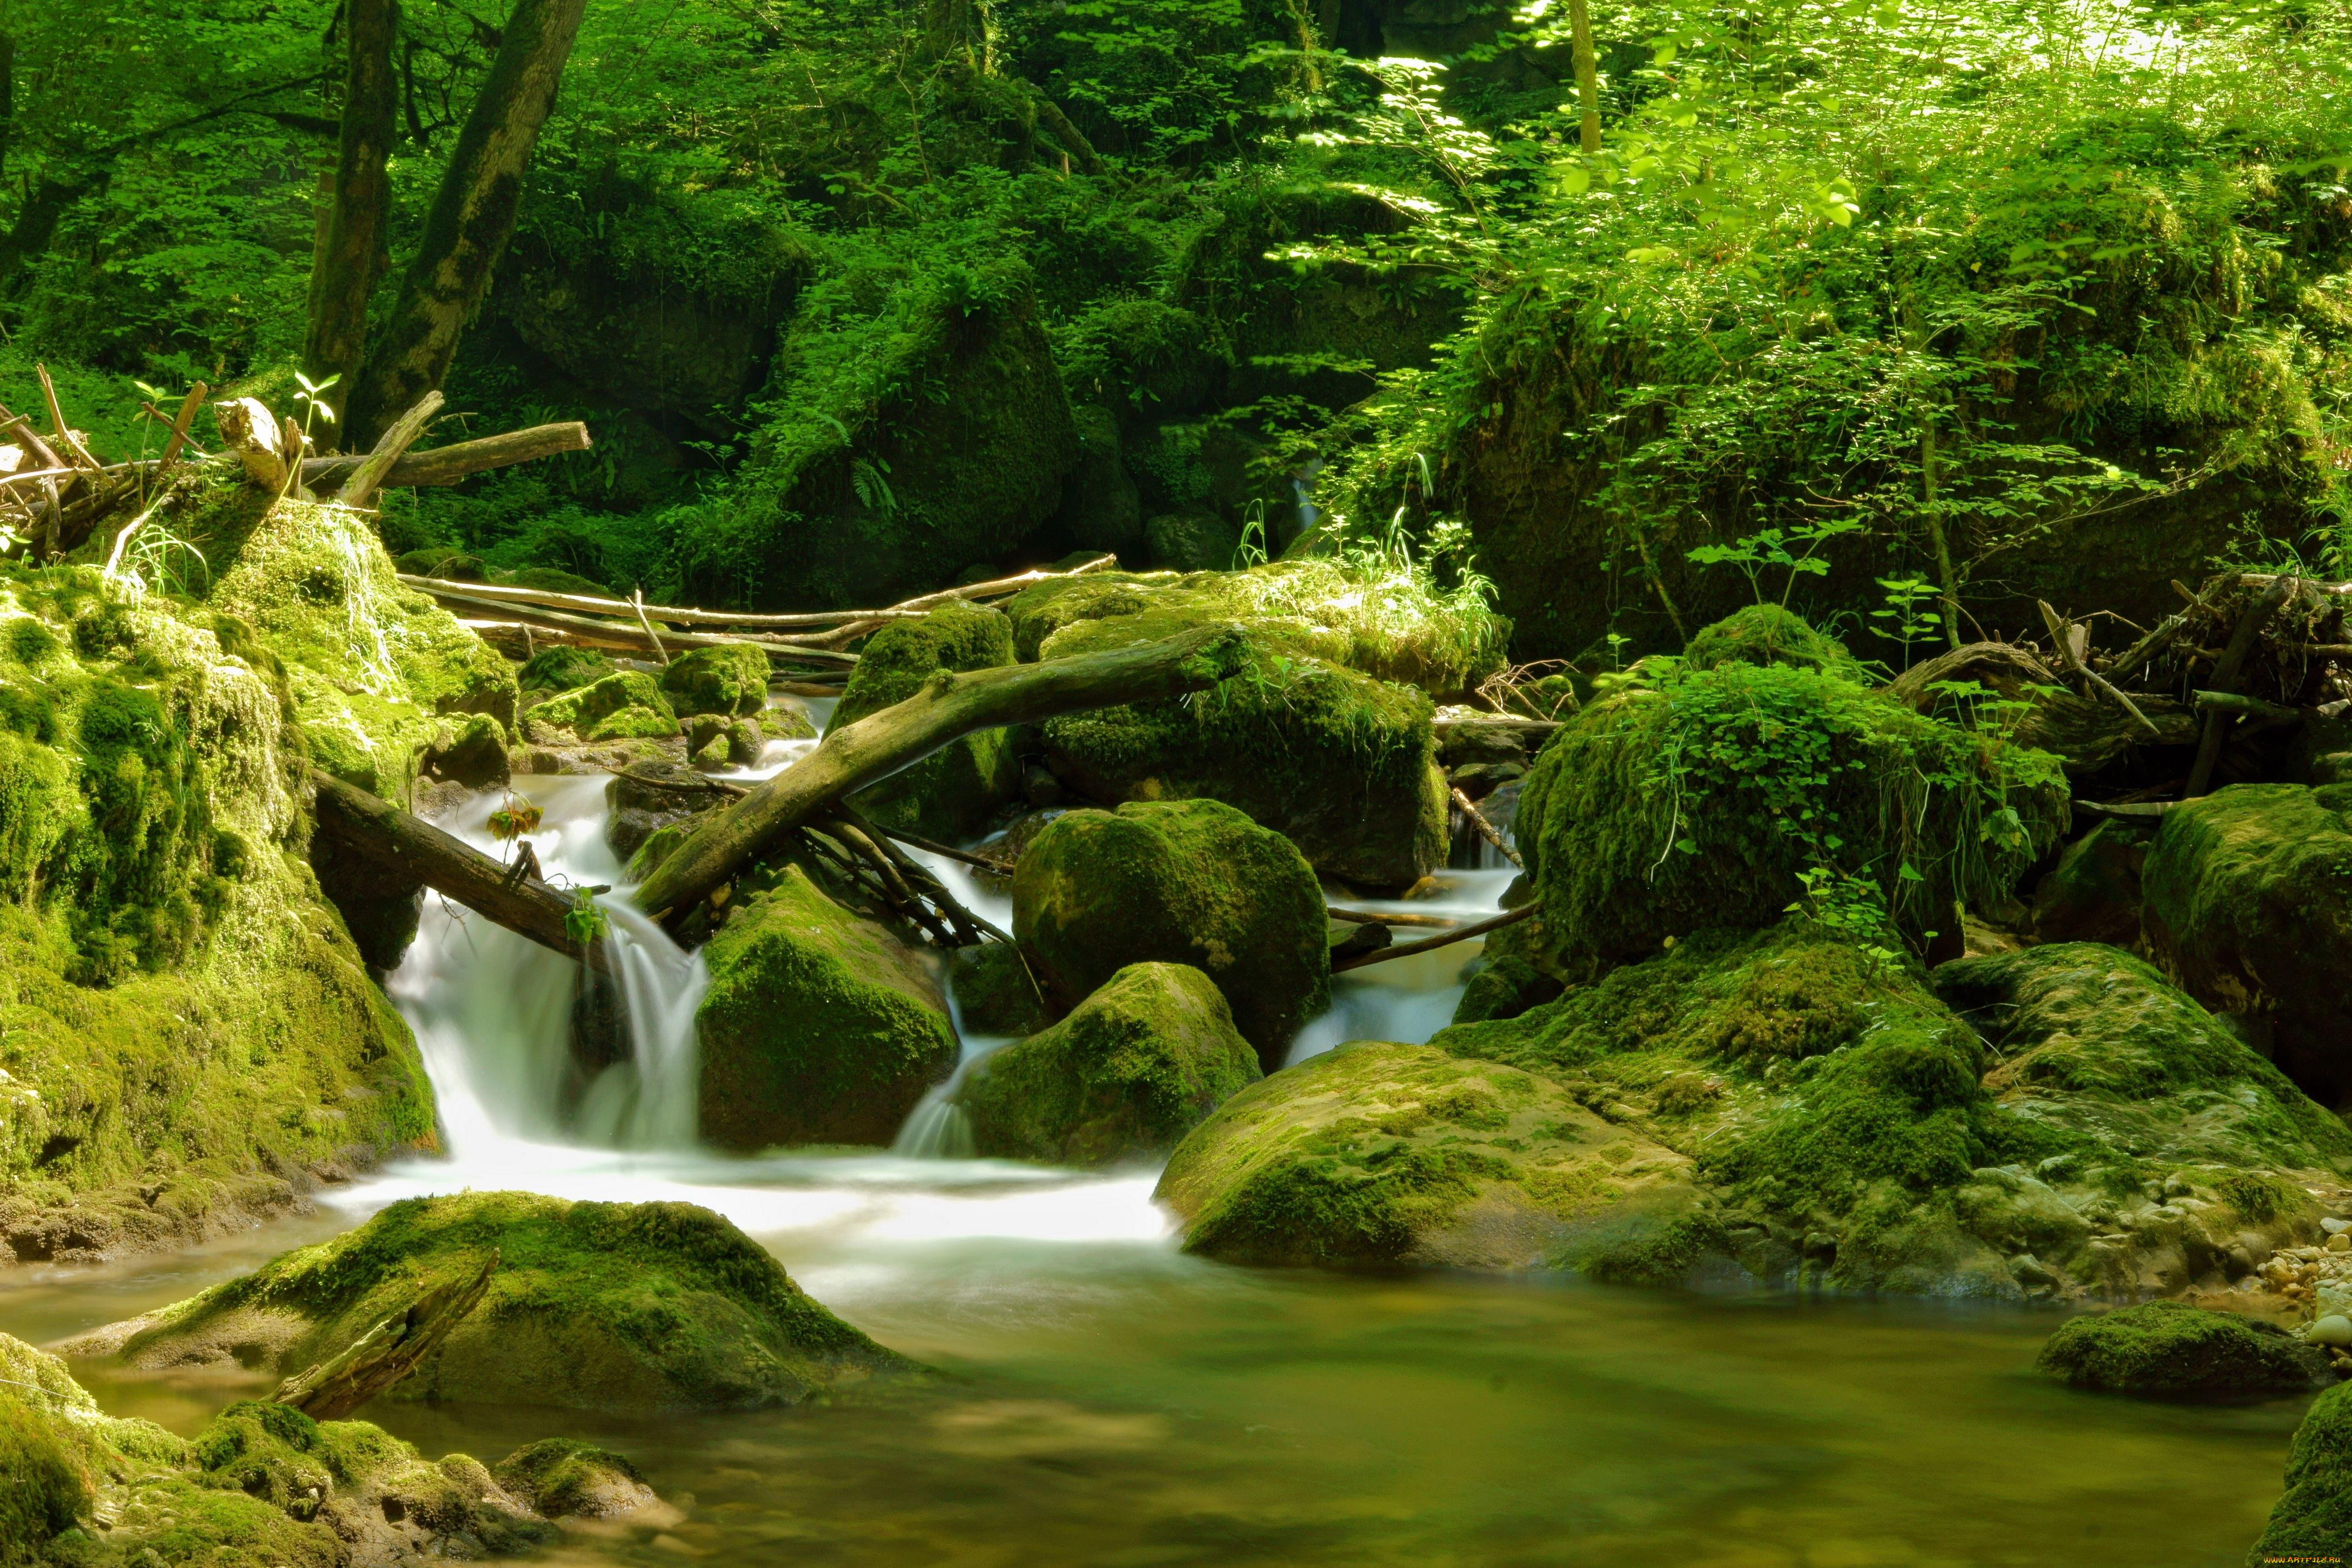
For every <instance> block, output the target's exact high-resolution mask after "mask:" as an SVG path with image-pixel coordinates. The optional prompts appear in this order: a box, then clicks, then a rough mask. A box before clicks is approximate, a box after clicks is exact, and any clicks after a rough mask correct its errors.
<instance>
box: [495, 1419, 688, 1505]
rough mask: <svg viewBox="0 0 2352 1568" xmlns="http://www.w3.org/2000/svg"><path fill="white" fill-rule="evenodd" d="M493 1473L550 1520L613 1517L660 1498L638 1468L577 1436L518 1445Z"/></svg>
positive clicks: (497, 1465)
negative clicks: (524, 1445) (526, 1445)
mask: <svg viewBox="0 0 2352 1568" xmlns="http://www.w3.org/2000/svg"><path fill="white" fill-rule="evenodd" d="M490 1474H491V1475H492V1476H494V1477H496V1478H497V1479H498V1483H499V1485H500V1486H502V1487H504V1488H506V1490H509V1492H512V1493H513V1494H514V1495H515V1496H517V1497H519V1498H520V1499H522V1500H524V1501H525V1502H528V1503H529V1504H530V1506H531V1507H532V1508H534V1509H536V1510H538V1511H539V1512H540V1513H541V1514H543V1515H544V1516H546V1517H547V1518H549V1519H611V1518H613V1517H614V1516H615V1515H619V1514H625V1513H635V1512H636V1511H638V1510H640V1509H644V1508H648V1507H651V1506H652V1505H653V1504H654V1503H655V1502H656V1497H655V1496H654V1489H653V1488H652V1487H650V1486H648V1485H646V1478H645V1477H644V1476H642V1475H640V1474H639V1473H638V1471H637V1467H636V1466H635V1465H633V1464H631V1463H630V1462H629V1461H628V1460H627V1459H626V1458H623V1457H622V1456H621V1455H619V1454H615V1453H614V1452H612V1451H611V1450H610V1449H607V1448H597V1447H596V1446H595V1445H594V1444H593V1443H583V1442H581V1441H580V1440H578V1439H577V1438H573V1437H543V1438H541V1440H540V1441H538V1442H536V1443H532V1444H530V1445H529V1446H528V1447H526V1448H518V1449H516V1450H515V1451H514V1452H513V1453H511V1454H509V1455H508V1456H507V1457H506V1458H503V1459H500V1460H499V1462H498V1463H497V1464H496V1465H495V1466H493V1467H492V1468H491V1470H490Z"/></svg>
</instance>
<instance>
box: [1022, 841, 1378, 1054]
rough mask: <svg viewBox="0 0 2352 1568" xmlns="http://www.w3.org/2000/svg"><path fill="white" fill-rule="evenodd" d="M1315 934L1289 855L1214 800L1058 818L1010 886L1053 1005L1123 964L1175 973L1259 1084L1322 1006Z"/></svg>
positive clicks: (1295, 858)
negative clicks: (1202, 983)
mask: <svg viewBox="0 0 2352 1568" xmlns="http://www.w3.org/2000/svg"><path fill="white" fill-rule="evenodd" d="M1324 925H1325V921H1324V915H1323V895H1322V891H1321V889H1320V888H1318V886H1317V885H1316V882H1315V873H1313V872H1312V871H1310V870H1309V869H1308V868H1307V862H1306V861H1305V860H1304V859H1302V858H1301V857H1300V855H1299V853H1298V852H1297V850H1296V849H1295V848H1293V847H1292V846H1291V845H1290V843H1289V842H1288V841H1286V840H1285V839H1284V838H1283V837H1282V836H1281V835H1280V834H1277V833H1271V832H1268V831H1265V829H1263V828H1260V827H1258V826H1256V825H1255V824H1254V823H1252V822H1251V821H1249V819H1248V818H1246V817H1244V816H1243V815H1242V814H1241V813H1240V812H1239V811H1236V810H1234V809H1233V808H1231V807H1230V806H1225V805H1221V804H1219V803H1218V802H1216V801H1214V800H1187V801H1181V802H1180V801H1164V802H1150V803H1146V802H1136V803H1130V804H1129V805H1125V806H1121V807H1120V808H1119V809H1118V810H1117V811H1115V812H1114V811H1093V810H1084V811H1068V812H1065V813H1064V814H1063V815H1061V816H1059V817H1057V818H1055V820H1054V821H1052V822H1051V823H1050V824H1048V825H1047V826H1046V828H1045V831H1042V832H1040V833H1039V834H1038V835H1037V837H1036V839H1035V841H1034V842H1032V843H1031V844H1030V846H1029V848H1028V849H1027V851H1026V852H1024V853H1023V855H1022V856H1021V861H1020V865H1019V868H1018V869H1017V870H1016V871H1015V872H1014V873H1013V935H1014V936H1015V937H1016V938H1017V939H1018V940H1019V941H1020V943H1021V945H1022V946H1023V947H1024V949H1025V950H1026V951H1027V953H1028V955H1029V957H1030V967H1031V968H1032V970H1033V971H1034V973H1035V974H1036V976H1037V977H1038V978H1039V979H1040V980H1042V981H1044V982H1045V988H1046V990H1047V991H1048V993H1049V994H1050V995H1052V996H1053V997H1055V998H1056V999H1057V1000H1059V1001H1061V1002H1062V1004H1063V1005H1065V1006H1075V1005H1076V1003H1077V1002H1079V1001H1080V1000H1082V999H1084V998H1086V997H1087V996H1089V995H1091V994H1093V992H1094V991H1095V990H1096V989H1097V988H1098V987H1100V986H1102V985H1103V984H1104V983H1106V982H1107V981H1108V980H1109V979H1110V977H1112V976H1113V975H1116V974H1117V973H1118V971H1119V970H1121V969H1124V968H1126V967H1128V966H1129V965H1130V964H1145V963H1168V964H1188V965H1191V966H1192V967H1194V968H1197V969H1200V970H1202V971H1203V972H1204V973H1206V974H1207V975H1208V977H1209V978H1211V979H1212V980H1213V981H1215V982H1216V984H1217V988H1218V989H1219V990H1221V991H1223V993H1224V996H1225V1000H1226V1001H1227V1002H1228V1003H1229V1004H1231V1006H1232V1008H1233V1009H1234V1022H1235V1024H1236V1025H1237V1026H1238V1027H1239V1028H1240V1030H1241V1033H1242V1038H1243V1039H1244V1040H1248V1041H1249V1042H1250V1044H1251V1045H1252V1046H1253V1047H1254V1048H1255V1050H1256V1051H1257V1054H1258V1061H1260V1062H1261V1063H1262V1064H1263V1065H1265V1068H1266V1069H1267V1070H1268V1071H1272V1070H1273V1069H1275V1068H1277V1067H1279V1066H1281V1065H1282V1060H1283V1056H1284V1053H1285V1052H1286V1051H1287V1050H1288V1049H1289V1045H1290V1040H1291V1037H1292V1036H1294V1035H1296V1034H1297V1032H1298V1029H1299V1026H1300V1025H1302V1024H1304V1023H1305V1022H1307V1019H1311V1018H1313V1017H1314V1016H1315V1015H1316V1014H1318V1013H1319V1012H1321V1011H1322V1010H1323V1008H1324V1006H1325V1004H1326V1002H1327V1001H1328V998H1329V988H1330V965H1331V960H1330V953H1329V949H1328V946H1327V945H1326V942H1325V937H1324Z"/></svg>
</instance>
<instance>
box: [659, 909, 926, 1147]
mask: <svg viewBox="0 0 2352 1568" xmlns="http://www.w3.org/2000/svg"><path fill="white" fill-rule="evenodd" d="M703 955H704V957H705V959H706V961H707V962H708V963H709V966H710V989H709V992H708V993H707V994H706V995H705V996H704V998H703V999H702V1006H701V1009H700V1010H699V1011H698V1012H697V1013H696V1015H695V1025H696V1029H697V1030H698V1032H699V1034H700V1037H701V1041H702V1092H701V1104H702V1120H701V1127H702V1135H703V1136H704V1137H705V1138H707V1139H709V1140H710V1141H711V1142H713V1143H715V1144H718V1145H721V1146H723V1147H727V1148H737V1149H758V1148H766V1147H769V1146H771V1145H780V1144H887V1143H888V1142H889V1141H890V1140H891V1138H892V1137H893V1136H894V1135H895V1134H897V1132H898V1124H900V1123H902V1122H904V1121H905V1120H906V1119H907V1114H908V1112H910V1111H912V1110H913V1109H914V1108H915V1103H916V1102H917V1101H919V1100H920V1099H921V1098H922V1097H923V1092H924V1091H925V1090H927V1089H928V1088H929V1087H930V1086H931V1085H932V1084H933V1083H936V1082H939V1081H940V1080H941V1079H943V1078H945V1077H946V1076H947V1075H948V1073H949V1071H950V1070H952V1069H953V1067H954V1066H955V1061H956V1041H955V1032H954V1030H952V1029H951V1028H950V1027H949V1023H948V1013H947V1002H946V999H945V998H943V997H942V996H941V995H940V987H939V981H938V979H937V978H936V977H934V976H933V974H932V973H931V970H930V968H929V965H928V964H927V963H926V961H925V960H924V959H923V958H922V957H921V956H919V954H917V953H916V952H914V951H913V950H912V949H911V948H909V947H908V946H906V945H905V944H904V943H902V942H900V941H899V940H898V938H897V937H895V936H892V935H891V934H890V933H889V931H888V930H887V929H886V928H885V927H883V926H882V925H879V924H877V923H876V922H874V921H872V920H868V919H866V918H864V917H862V916H860V915H855V914H853V913H851V912H850V911H848V910H846V909H844V908H843V907H842V906H841V905H839V904H835V902H834V901H833V900H832V899H830V898H828V897H826V896H825V894H824V892H823V891H822V890H821V889H820V888H818V887H817V885H816V884H815V883H814V882H812V881H811V880H810V879H809V876H808V873H806V872H805V871H803V869H802V868H801V867H799V866H797V865H793V866H788V867H786V868H785V869H784V871H783V872H782V874H781V875H780V876H779V877H778V878H777V879H776V881H775V883H774V885H773V886H772V888H770V889H769V890H768V891H766V892H763V893H761V894H756V895H754V896H753V897H752V898H751V900H750V902H749V903H747V904H745V905H744V907H743V908H742V909H740V910H739V911H737V912H736V914H735V915H733V917H732V918H730V920H729V921H728V922H727V924H726V925H725V926H723V927H722V928H721V929H720V930H719V935H718V936H714V937H712V938H711V940H710V943H709V946H707V947H705V948H704V949H703Z"/></svg>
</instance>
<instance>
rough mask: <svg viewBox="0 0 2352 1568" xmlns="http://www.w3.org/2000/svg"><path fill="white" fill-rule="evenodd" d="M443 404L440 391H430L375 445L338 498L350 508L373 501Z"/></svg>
mask: <svg viewBox="0 0 2352 1568" xmlns="http://www.w3.org/2000/svg"><path fill="white" fill-rule="evenodd" d="M441 402H442V398H441V394H440V393H439V392H426V393H425V395H424V396H423V397H421V398H418V399H417V400H416V406H415V408H412V409H410V410H409V411H408V412H407V413H404V414H402V415H401V416H400V417H399V418H398V419H395V420H394V421H393V422H392V426H391V428H390V429H388V430H386V431H385V432H384V433H383V438H382V439H381V440H379V441H378V442H377V443H376V444H375V450H374V451H373V452H371V453H369V454H368V455H366V456H365V457H362V459H360V465H359V466H358V467H357V468H356V469H354V470H352V476H351V477H350V478H348V479H346V480H344V481H343V487H342V488H341V490H340V491H338V492H337V493H336V496H335V498H336V499H337V500H339V501H341V503H342V504H343V505H344V506H346V507H354V508H362V509H363V508H365V507H367V506H368V505H369V504H370V503H371V502H373V500H374V499H375V493H376V491H377V489H378V488H379V487H380V486H382V485H383V476H385V475H386V474H388V473H390V472H391V471H392V465H394V463H397V462H399V461H400V459H401V458H402V457H403V456H404V455H405V454H406V453H407V451H408V449H409V448H410V447H411V446H414V445H415V444H416V440H417V437H419V436H421V435H423V434H425V423H426V422H427V421H428V420H430V419H431V418H432V417H433V416H434V415H435V414H436V413H440V412H441Z"/></svg>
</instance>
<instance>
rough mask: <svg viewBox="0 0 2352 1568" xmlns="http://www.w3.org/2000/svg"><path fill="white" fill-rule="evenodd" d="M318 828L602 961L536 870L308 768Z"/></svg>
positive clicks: (499, 917)
mask: <svg viewBox="0 0 2352 1568" xmlns="http://www.w3.org/2000/svg"><path fill="white" fill-rule="evenodd" d="M310 781H311V783H312V784H313V785H314V786H316V788H317V790H318V794H317V797H316V799H315V801H314V807H315V810H316V811H317V813H318V818H319V831H320V832H322V833H326V834H329V835H331V837H332V838H334V839H335V840H336V841H338V842H341V843H344V844H348V845H350V846H351V847H352V850H353V851H355V852H357V853H358V854H360V855H361V856H362V858H363V859H366V860H369V861H372V862H374V863H375V864H377V865H380V866H383V868H384V869H386V870H387V871H394V872H397V873H400V874H401V875H403V876H404V877H407V878H408V879H410V880H411V881H413V882H421V883H424V884H425V886H427V887H429V888H431V889H433V890H434V891H435V892H436V893H439V894H446V896H448V897H450V898H454V899H456V900H457V902H458V903H459V904H464V905H465V906H466V907H467V908H468V909H470V910H472V911H473V912H474V913H475V914H477V915H480V916H482V917H483V918H484V919H486V920H488V921H489V922H490V923H491V924H492V925H503V926H505V927H506V928H507V929H508V930H509V931H512V932H515V933H516V934H518V935H519V936H528V937H530V939H531V940H532V941H534V942H536V943H538V944H539V945H540V946H542V947H552V948H554V949H555V950H556V951H557V952H559V953H561V954H562V955H563V956H566V957H568V958H578V959H581V960H582V961H583V962H585V963H587V964H589V965H591V966H593V967H600V968H601V967H603V966H604V955H603V949H602V948H601V947H598V946H594V945H593V944H592V945H590V946H587V947H584V948H583V946H581V945H580V944H579V943H577V942H575V941H573V940H572V932H571V930H570V928H569V927H568V926H567V925H565V923H564V916H565V915H568V914H570V913H571V911H572V900H571V899H570V898H568V897H566V896H564V895H563V894H561V893H558V892H557V891H556V890H555V889H553V888H551V887H550V886H548V885H547V883H543V882H541V881H540V880H539V879H538V878H536V877H532V876H523V877H520V878H518V877H516V876H515V874H514V872H513V868H511V867H509V866H503V865H500V864H499V862H496V861H494V860H492V859H491V858H490V857H489V856H488V855H486V854H484V853H483V852H481V851H479V850H478V849H476V848H474V847H473V845H471V844H468V843H467V842H465V841H463V840H461V839H457V838H453V837H451V836H450V835H449V834H447V833H445V832H443V831H441V830H440V829H438V828H436V827H435V826H434V825H433V824H432V823H430V822H428V821H425V820H424V819H423V818H421V817H415V816H411V815H410V814H409V813H408V812H406V811H404V810H401V809H400V808H399V807H397V806H395V805H394V804H392V803H391V802H390V801H388V800H378V799H377V798H376V797H375V796H373V795H371V794H369V793H368V792H367V791H366V790H364V789H359V788H358V787H356V786H355V785H351V784H346V783H344V782H343V781H342V780H341V779H337V778H335V777H334V776H333V775H331V774H328V773H322V772H320V771H319V770H318V769H317V768H312V769H311V770H310Z"/></svg>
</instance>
